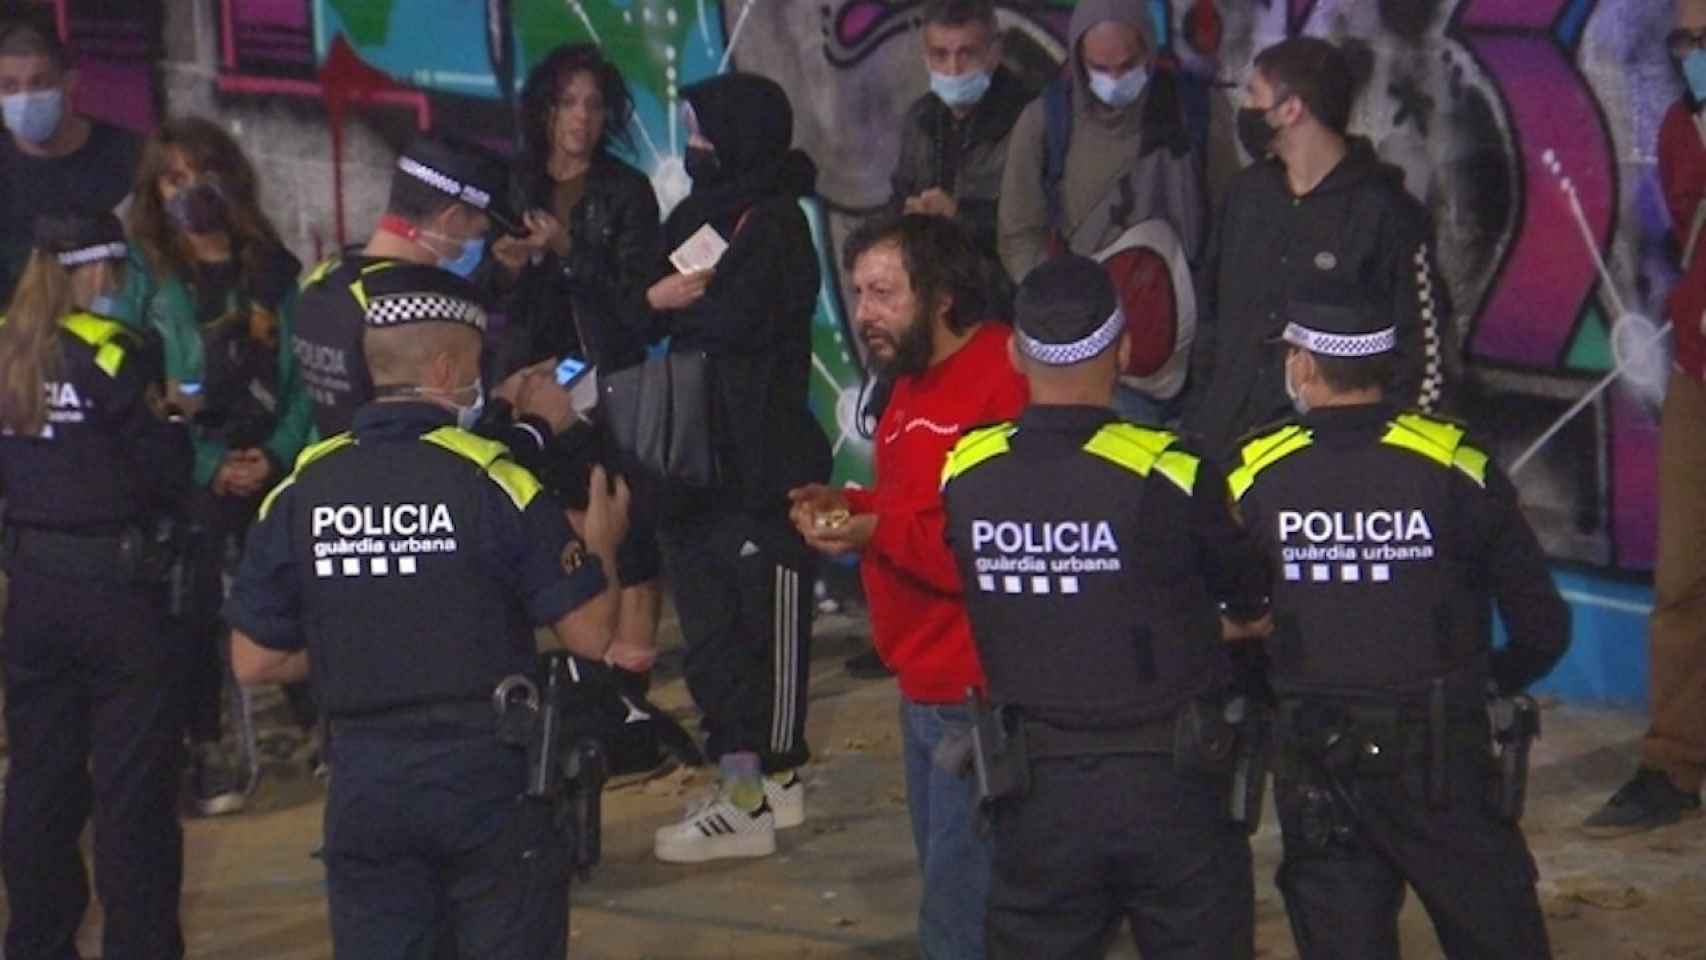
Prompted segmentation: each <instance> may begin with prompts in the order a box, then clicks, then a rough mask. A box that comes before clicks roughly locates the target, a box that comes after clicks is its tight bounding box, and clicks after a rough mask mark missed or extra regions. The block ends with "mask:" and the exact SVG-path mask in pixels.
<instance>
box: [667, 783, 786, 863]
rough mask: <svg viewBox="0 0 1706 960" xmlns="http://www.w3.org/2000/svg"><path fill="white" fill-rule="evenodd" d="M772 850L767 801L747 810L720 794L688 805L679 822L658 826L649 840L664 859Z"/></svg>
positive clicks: (703, 858)
mask: <svg viewBox="0 0 1706 960" xmlns="http://www.w3.org/2000/svg"><path fill="white" fill-rule="evenodd" d="M765 792H766V793H768V792H769V791H768V790H766V791H765ZM775 852H776V814H775V813H773V812H772V811H771V809H770V804H769V802H765V803H761V804H759V806H758V809H757V810H755V811H753V812H752V813H747V812H746V811H745V810H742V809H741V808H739V807H737V806H735V805H734V803H733V802H732V801H730V800H729V799H728V798H727V797H721V796H718V797H714V798H712V799H710V800H709V801H708V802H705V803H701V804H696V805H694V806H693V807H690V808H688V811H687V816H686V817H685V818H684V819H683V820H682V821H681V822H680V823H672V824H670V825H668V826H664V827H659V828H658V832H657V837H656V838H655V840H654V841H653V843H652V853H653V854H654V855H655V856H656V857H657V858H658V859H659V860H662V861H663V862H665V863H704V862H705V861H707V860H722V859H725V858H728V857H768V856H769V855H771V854H772V853H775Z"/></svg>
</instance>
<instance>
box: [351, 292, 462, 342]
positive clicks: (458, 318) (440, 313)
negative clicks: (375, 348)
mask: <svg viewBox="0 0 1706 960" xmlns="http://www.w3.org/2000/svg"><path fill="white" fill-rule="evenodd" d="M405 323H461V324H466V325H467V326H470V327H473V328H474V329H476V330H478V331H480V332H481V333H484V332H486V310H485V308H484V307H482V306H480V305H479V304H477V303H474V302H473V301H471V300H464V299H462V298H461V297H453V296H450V295H449V294H444V293H392V294H379V295H376V296H372V297H369V298H368V301H367V325H368V326H370V327H396V326H401V325H403V324H405Z"/></svg>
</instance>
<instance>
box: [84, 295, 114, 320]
mask: <svg viewBox="0 0 1706 960" xmlns="http://www.w3.org/2000/svg"><path fill="white" fill-rule="evenodd" d="M89 312H90V313H92V314H94V315H95V316H97V317H107V318H108V319H118V318H119V302H118V298H117V297H115V296H113V295H112V294H110V293H97V294H95V295H94V296H93V297H91V298H90V299H89Z"/></svg>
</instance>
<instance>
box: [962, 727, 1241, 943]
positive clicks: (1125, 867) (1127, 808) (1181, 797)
mask: <svg viewBox="0 0 1706 960" xmlns="http://www.w3.org/2000/svg"><path fill="white" fill-rule="evenodd" d="M1226 789H1227V787H1226V783H1225V781H1223V780H1215V779H1210V778H1206V777H1200V776H1197V775H1194V774H1181V773H1179V772H1177V771H1175V770H1174V769H1173V759H1172V757H1169V756H1154V755H1130V756H1105V757H1078V758H1071V759H1049V760H1038V761H1036V762H1035V763H1033V764H1032V768H1031V788H1030V791H1029V793H1027V794H1026V795H1025V796H1023V797H1021V798H1019V799H1017V800H1014V801H1009V802H1007V803H1006V804H1004V805H1003V806H1002V808H1001V809H1000V810H999V811H998V813H997V814H996V819H995V866H994V876H993V877H992V878H991V883H990V890H989V919H988V934H989V937H988V941H989V956H990V957H991V958H992V960H1003V958H1011V960H1021V958H1022V960H1068V958H1085V960H1092V958H1096V960H1099V958H1101V957H1102V956H1104V955H1106V952H1107V948H1108V944H1109V941H1110V940H1111V939H1112V937H1113V935H1114V934H1115V933H1116V932H1117V931H1118V929H1119V924H1120V921H1121V920H1128V921H1130V923H1131V928H1132V935H1133V936H1134V938H1135V939H1136V940H1137V947H1138V951H1139V952H1140V953H1142V954H1143V957H1144V960H1193V958H1201V960H1239V958H1249V957H1250V956H1252V955H1253V954H1254V952H1255V887H1254V882H1253V880H1252V878H1251V874H1250V844H1249V842H1248V840H1247V839H1246V837H1245V835H1244V830H1243V828H1242V827H1240V826H1238V825H1236V824H1233V823H1231V822H1230V821H1229V820H1227V818H1226V814H1225V809H1226Z"/></svg>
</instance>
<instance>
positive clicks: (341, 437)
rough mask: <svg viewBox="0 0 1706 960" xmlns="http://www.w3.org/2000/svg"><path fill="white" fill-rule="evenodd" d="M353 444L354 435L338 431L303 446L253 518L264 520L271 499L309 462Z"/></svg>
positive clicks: (288, 484) (271, 503)
mask: <svg viewBox="0 0 1706 960" xmlns="http://www.w3.org/2000/svg"><path fill="white" fill-rule="evenodd" d="M353 446H355V436H354V435H353V434H349V433H340V434H336V435H334V436H330V437H327V438H326V439H324V440H321V441H320V442H318V443H311V444H309V445H308V446H306V447H303V448H302V452H301V453H299V454H297V455H296V465H295V466H293V467H292V468H291V470H290V475H289V476H287V477H285V478H284V479H283V480H280V481H279V483H278V485H277V486H275V487H273V488H272V490H270V491H268V492H267V495H266V498H265V499H263V500H262V501H261V508H260V510H259V511H257V512H256V515H255V518H256V519H257V520H265V519H266V517H267V513H268V512H269V511H271V510H272V505H273V501H274V500H277V499H278V495H279V494H281V493H283V492H284V491H285V489H286V488H287V487H289V486H291V485H292V484H294V483H296V478H297V477H298V476H301V474H302V471H303V470H305V469H307V468H308V465H309V464H311V463H313V462H314V461H316V460H321V459H324V458H325V457H326V456H328V455H329V454H332V453H336V452H337V451H339V450H342V449H344V448H345V447H353Z"/></svg>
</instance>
